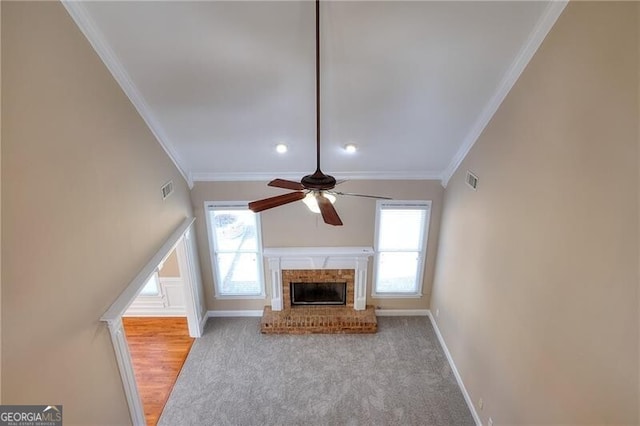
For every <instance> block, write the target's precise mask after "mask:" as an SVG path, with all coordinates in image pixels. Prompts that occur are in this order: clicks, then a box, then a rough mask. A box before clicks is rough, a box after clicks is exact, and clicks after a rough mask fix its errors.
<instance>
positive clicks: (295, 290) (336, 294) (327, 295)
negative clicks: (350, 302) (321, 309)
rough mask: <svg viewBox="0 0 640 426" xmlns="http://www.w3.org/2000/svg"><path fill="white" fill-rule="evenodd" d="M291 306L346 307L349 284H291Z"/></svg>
mask: <svg viewBox="0 0 640 426" xmlns="http://www.w3.org/2000/svg"><path fill="white" fill-rule="evenodd" d="M289 285H290V290H291V291H290V294H291V306H299V305H305V306H308V305H346V303H347V283H346V282H336V283H332V282H329V283H309V282H291V283H289Z"/></svg>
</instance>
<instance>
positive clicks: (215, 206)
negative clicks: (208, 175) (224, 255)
mask: <svg viewBox="0 0 640 426" xmlns="http://www.w3.org/2000/svg"><path fill="white" fill-rule="evenodd" d="M248 209H249V203H248V202H247V201H205V203H204V215H205V222H206V223H207V235H208V238H209V258H210V262H211V272H212V278H213V287H214V298H216V299H265V298H266V291H265V281H264V261H263V255H262V250H263V248H262V224H261V222H260V213H256V214H255V215H256V238H257V251H256V257H257V261H258V262H260V264H259V266H258V281H259V283H260V293H259V294H222V293H221V291H220V287H219V284H218V263H217V262H216V252H217V250H216V245H215V238H214V232H215V231H214V229H213V225H212V224H211V219H210V218H211V215H210V214H209V212H210V211H211V210H216V211H219V210H248ZM251 253H253V252H251Z"/></svg>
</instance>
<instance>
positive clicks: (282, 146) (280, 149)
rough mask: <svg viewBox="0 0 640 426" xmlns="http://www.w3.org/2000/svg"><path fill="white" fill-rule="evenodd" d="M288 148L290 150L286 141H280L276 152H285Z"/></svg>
mask: <svg viewBox="0 0 640 426" xmlns="http://www.w3.org/2000/svg"><path fill="white" fill-rule="evenodd" d="M288 150H289V147H288V146H287V145H286V144H284V143H279V144H277V145H276V152H277V153H278V154H284V153H285V152H287V151H288Z"/></svg>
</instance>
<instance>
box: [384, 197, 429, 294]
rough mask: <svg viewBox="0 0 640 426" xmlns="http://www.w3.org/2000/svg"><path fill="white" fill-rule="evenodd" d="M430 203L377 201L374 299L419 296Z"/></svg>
mask: <svg viewBox="0 0 640 426" xmlns="http://www.w3.org/2000/svg"><path fill="white" fill-rule="evenodd" d="M430 208H431V201H395V200H391V201H387V200H385V201H378V203H377V209H376V242H375V251H376V261H375V273H374V286H373V287H374V288H373V293H374V294H373V295H374V296H376V297H384V296H389V297H392V296H420V295H421V293H422V276H423V270H424V259H425V254H426V247H427V238H428V233H429V219H430V210H431V209H430Z"/></svg>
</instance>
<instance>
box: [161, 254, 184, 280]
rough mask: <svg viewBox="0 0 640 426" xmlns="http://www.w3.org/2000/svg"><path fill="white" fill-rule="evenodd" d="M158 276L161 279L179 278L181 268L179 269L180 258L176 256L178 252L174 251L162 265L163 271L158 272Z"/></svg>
mask: <svg viewBox="0 0 640 426" xmlns="http://www.w3.org/2000/svg"><path fill="white" fill-rule="evenodd" d="M158 276H161V277H170V278H174V277H179V276H180V268H179V267H178V256H177V255H176V250H175V249H173V250H172V251H171V254H170V255H169V257H167V260H165V262H164V264H163V265H162V269H161V270H160V272H158Z"/></svg>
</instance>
